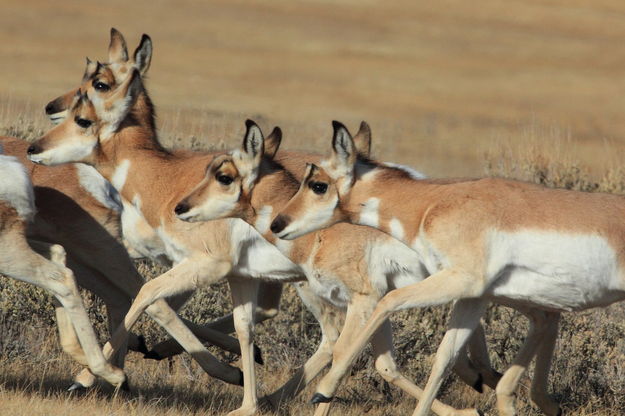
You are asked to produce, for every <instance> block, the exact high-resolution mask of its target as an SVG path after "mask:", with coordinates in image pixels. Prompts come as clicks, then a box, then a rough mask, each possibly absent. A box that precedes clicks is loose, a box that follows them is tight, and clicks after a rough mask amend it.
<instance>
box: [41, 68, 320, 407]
mask: <svg viewBox="0 0 625 416" xmlns="http://www.w3.org/2000/svg"><path fill="white" fill-rule="evenodd" d="M106 70H107V67H106V66H104V65H100V66H98V70H97V71H96V73H95V74H93V76H92V78H93V79H92V82H91V83H88V84H87V85H85V86H84V91H82V90H80V91H79V95H77V96H76V97H75V101H76V102H75V104H74V105H73V106H72V111H71V112H70V115H69V117H67V119H66V120H64V121H63V123H61V124H60V125H58V126H56V127H55V128H54V129H52V130H51V131H50V132H48V133H47V134H46V135H45V136H44V137H42V138H41V139H40V140H39V141H37V142H35V143H34V144H33V146H32V147H31V148H30V149H29V153H30V154H29V157H30V159H31V160H33V161H36V162H38V163H43V164H60V163H68V162H84V163H88V164H91V165H93V166H94V167H95V168H96V169H97V170H98V171H99V172H100V173H102V174H103V176H104V177H105V178H107V179H110V180H111V183H112V184H113V186H115V187H116V189H117V190H118V191H119V192H120V195H121V197H122V199H124V200H126V201H131V205H132V206H133V207H134V209H135V211H136V212H137V213H138V214H140V215H141V216H142V218H143V219H144V220H145V221H146V222H147V223H148V224H149V225H150V226H151V227H152V228H153V229H154V230H155V232H156V233H158V235H159V237H160V238H161V239H162V241H163V243H164V245H165V248H166V251H167V255H168V256H169V257H170V258H172V260H173V261H174V263H175V266H174V267H173V268H172V269H171V270H169V271H168V272H166V273H164V274H163V275H161V276H159V277H157V278H155V279H153V280H151V281H150V282H147V283H146V284H145V285H144V286H143V287H142V289H141V291H140V292H139V294H138V295H137V297H136V299H135V302H134V303H133V306H132V307H131V308H130V311H129V313H128V315H127V316H126V318H125V321H124V326H123V327H122V328H120V330H118V331H117V332H116V334H115V335H114V336H113V338H112V340H111V342H110V343H109V344H107V345H106V346H105V355H106V356H109V355H110V354H111V353H112V351H114V350H115V349H116V348H117V347H118V345H119V344H120V343H121V342H122V341H123V339H124V338H125V336H126V332H127V331H128V330H129V329H130V327H131V326H132V325H133V324H134V322H136V320H137V318H138V317H139V316H140V314H141V313H142V312H143V310H145V308H146V307H148V306H149V305H152V304H153V303H154V302H155V301H157V300H159V299H163V298H165V297H168V296H172V295H176V294H178V293H182V292H190V291H193V290H194V289H195V288H197V287H199V286H204V285H208V284H211V283H213V282H216V281H218V280H220V279H222V278H224V277H226V278H227V279H228V281H229V283H230V286H231V290H232V297H233V304H234V305H235V309H234V315H235V329H236V331H237V335H238V336H239V340H240V343H241V352H242V363H243V373H244V377H245V385H244V399H243V404H242V406H241V408H240V409H238V410H236V411H234V412H232V415H241V414H251V413H253V412H254V411H255V409H256V407H257V399H256V383H255V375H254V367H253V363H252V361H251V348H252V345H253V344H252V325H253V316H252V315H253V312H254V306H255V303H256V291H257V288H258V285H259V281H261V280H263V279H266V280H272V281H276V282H287V281H291V280H299V279H301V278H302V276H301V271H300V269H299V268H298V267H297V266H296V265H294V264H293V263H292V262H290V261H289V260H288V259H286V258H285V257H284V256H282V254H280V252H279V251H278V250H277V249H276V248H275V247H274V246H272V245H271V244H269V243H267V242H266V241H265V240H264V239H263V238H262V237H261V236H260V235H259V234H258V233H257V232H256V231H255V230H254V229H253V228H251V227H250V226H248V225H247V224H245V223H244V222H242V221H240V220H220V221H212V222H208V223H204V224H194V225H190V224H188V223H185V222H182V221H180V220H178V219H177V218H176V217H175V216H174V212H173V210H174V207H175V205H176V204H177V202H178V201H179V200H180V199H182V197H183V196H185V195H186V194H188V193H189V192H190V191H191V190H192V188H193V186H195V184H197V183H199V182H200V181H201V180H202V178H203V168H204V167H205V166H206V165H207V164H208V162H209V161H210V160H211V159H212V157H213V155H211V154H198V153H191V152H176V153H171V152H168V151H166V150H165V149H163V148H162V147H161V146H160V144H159V143H158V141H157V138H156V131H155V129H154V124H153V123H151V122H147V123H146V122H143V121H142V120H152V118H153V113H152V107H151V104H150V101H149V97H148V96H147V93H146V91H145V89H144V87H143V84H142V81H141V77H140V74H139V72H138V71H136V70H135V71H132V75H131V76H130V77H128V78H127V79H126V80H124V81H123V82H122V83H121V84H120V85H119V86H118V87H117V88H116V89H115V90H112V91H111V95H110V96H109V97H108V98H102V97H101V96H99V95H98V93H97V92H96V91H95V90H94V88H93V86H94V85H96V84H97V83H98V82H100V76H101V73H102V71H106ZM291 157H292V158H293V160H294V161H295V163H296V164H297V165H300V166H301V163H303V158H302V156H301V155H299V156H298V155H291ZM300 289H301V288H300ZM309 297H310V298H313V299H316V297H315V296H309ZM178 341H179V342H180V343H181V345H182V346H183V347H184V348H185V349H186V350H187V351H189V352H191V353H192V355H193V356H194V357H196V358H199V359H200V360H202V361H201V362H200V364H201V365H203V367H204V369H205V370H207V371H208V372H209V374H217V373H218V372H222V376H221V378H224V377H226V378H227V377H232V375H231V374H228V373H226V374H223V369H222V368H215V364H214V361H208V360H209V357H212V356H210V355H209V354H208V351H206V349H205V348H204V347H203V346H202V345H201V344H200V343H199V342H198V341H197V339H196V338H195V337H193V335H192V334H191V333H188V334H187V335H186V336H185V337H184V338H183V339H178ZM213 360H214V358H213ZM309 363H310V362H309ZM309 363H307V365H306V366H305V371H304V373H305V377H304V379H305V381H308V380H309V378H311V377H313V376H314V375H309V372H308V371H307V370H306V368H307V366H308V364H309ZM318 370H319V371H320V370H321V368H319V369H318ZM289 386H290V387H292V388H295V387H297V386H296V385H293V384H289Z"/></svg>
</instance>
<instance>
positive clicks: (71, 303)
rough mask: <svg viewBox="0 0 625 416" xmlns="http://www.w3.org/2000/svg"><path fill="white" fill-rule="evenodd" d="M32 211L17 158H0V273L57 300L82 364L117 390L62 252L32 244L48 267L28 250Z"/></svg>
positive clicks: (118, 376)
mask: <svg viewBox="0 0 625 416" xmlns="http://www.w3.org/2000/svg"><path fill="white" fill-rule="evenodd" d="M0 149H1V147H0ZM0 153H1V150H0ZM35 210H36V208H35V200H34V192H33V187H32V184H31V182H30V178H29V177H28V173H27V172H26V170H25V169H24V166H23V165H22V164H21V163H19V162H18V161H17V159H16V158H14V157H12V156H6V155H2V154H0V251H1V252H2V256H1V257H0V273H2V274H4V275H6V276H9V277H12V278H14V279H17V280H21V281H24V282H28V283H31V284H34V285H36V286H39V287H41V288H44V289H46V290H48V291H49V292H51V293H52V294H53V295H54V297H55V299H56V301H55V305H56V310H57V318H59V319H61V320H63V322H62V323H61V322H59V328H68V327H70V330H71V332H72V333H75V336H76V337H77V338H78V341H79V343H80V346H81V347H82V350H83V351H84V353H85V355H84V361H82V362H81V364H83V365H88V366H89V368H91V370H92V371H93V372H94V373H95V374H97V375H99V376H101V377H103V378H104V379H106V380H107V381H108V382H109V383H111V384H113V385H116V386H120V385H122V383H123V382H124V380H125V377H124V373H123V372H122V371H121V370H120V369H119V368H116V367H114V366H112V365H111V364H109V363H108V362H107V360H106V359H105V358H104V356H103V355H102V351H101V350H100V346H99V344H98V341H97V337H96V334H95V332H94V330H93V327H92V326H91V323H90V322H89V317H88V316H87V311H86V310H85V307H84V305H83V303H82V298H81V297H80V293H79V292H78V288H77V286H76V282H75V280H74V275H73V273H72V271H71V270H70V269H68V268H66V267H65V251H64V250H63V247H61V246H60V245H57V244H52V245H51V244H48V243H43V242H37V241H33V240H31V244H32V245H33V246H35V247H37V248H38V250H39V251H40V252H43V253H46V254H49V256H50V258H51V260H52V261H50V260H47V259H46V258H44V257H42V256H41V255H39V254H37V253H35V252H34V251H33V249H32V248H31V247H30V246H29V243H28V241H27V239H26V228H27V225H28V223H29V222H30V221H32V220H33V218H34V217H35ZM75 358H80V357H75Z"/></svg>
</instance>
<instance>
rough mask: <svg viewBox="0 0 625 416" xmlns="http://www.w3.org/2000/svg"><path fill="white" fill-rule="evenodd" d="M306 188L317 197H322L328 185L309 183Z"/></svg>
mask: <svg viewBox="0 0 625 416" xmlns="http://www.w3.org/2000/svg"><path fill="white" fill-rule="evenodd" d="M308 187H309V188H310V189H312V191H313V192H314V193H316V194H317V195H323V194H325V193H326V191H327V190H328V184H327V183H323V182H310V183H309V184H308Z"/></svg>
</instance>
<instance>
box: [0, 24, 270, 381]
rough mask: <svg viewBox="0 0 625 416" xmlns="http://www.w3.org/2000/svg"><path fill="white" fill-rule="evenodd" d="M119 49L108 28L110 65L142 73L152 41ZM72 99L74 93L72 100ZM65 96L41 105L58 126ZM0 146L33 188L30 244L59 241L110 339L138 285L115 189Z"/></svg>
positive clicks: (87, 171)
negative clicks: (97, 305)
mask: <svg viewBox="0 0 625 416" xmlns="http://www.w3.org/2000/svg"><path fill="white" fill-rule="evenodd" d="M120 45H122V46H123V49H124V50H125V41H124V39H123V36H122V35H121V34H120V33H119V32H118V31H116V30H115V29H111V43H110V47H109V61H110V63H112V64H114V65H111V66H112V67H114V68H115V69H116V70H117V71H118V73H119V74H122V73H130V70H131V69H132V68H133V67H137V68H138V69H139V70H140V71H141V72H142V73H145V71H146V70H147V68H148V66H149V61H150V58H151V50H152V46H151V40H150V38H149V37H148V36H147V35H144V36H143V38H142V41H141V43H140V45H139V47H138V48H137V50H136V51H135V54H134V56H133V57H130V58H129V57H128V54H127V52H125V53H123V54H120V53H119V49H120ZM124 59H126V60H124ZM95 66H96V65H95V64H88V66H87V71H86V72H85V79H84V81H85V82H89V80H88V78H89V74H90V73H91V72H93V71H94V69H95ZM90 71H91V72H90ZM103 90H104V88H102V87H101V88H100V89H99V91H101V93H102V94H105V93H106V91H103ZM74 94H75V90H74V93H73V94H72V95H71V98H73V95H74ZM67 97H68V95H67V94H66V95H65V96H62V97H59V98H58V99H56V100H54V101H52V102H51V103H50V104H48V106H46V110H47V111H48V112H50V111H52V110H50V109H54V113H53V116H54V117H56V118H57V120H56V121H57V122H59V118H60V117H64V116H65V113H66V112H65V111H63V108H66V107H67V106H68V105H69V104H68V103H67ZM0 144H2V145H3V146H4V150H5V153H6V154H9V155H13V156H16V157H17V158H18V160H20V162H22V164H24V166H26V167H27V170H28V172H29V174H30V178H31V181H32V182H33V185H34V194H35V200H36V204H37V210H36V213H35V216H34V220H33V221H32V222H31V223H29V224H28V227H27V235H28V238H29V239H36V240H40V241H46V242H51V243H57V244H61V245H62V246H63V247H65V249H66V251H67V257H68V266H69V267H70V268H71V269H72V270H73V271H74V274H75V275H76V280H77V282H78V284H79V285H80V286H81V287H84V288H87V289H88V290H90V291H91V292H93V293H95V294H96V295H97V296H98V297H100V298H101V299H102V300H103V301H104V303H105V305H106V309H107V312H108V317H109V322H108V323H109V329H110V331H111V333H112V332H113V329H115V328H116V327H117V326H118V325H119V324H120V323H121V322H122V320H123V318H124V316H125V315H126V312H127V311H128V309H129V307H130V304H131V303H132V298H133V297H134V296H136V294H137V293H138V292H139V289H140V288H141V285H142V284H143V282H144V281H143V278H142V277H141V276H140V275H139V273H138V272H137V270H136V269H135V267H134V265H133V263H132V261H131V259H130V258H129V257H128V253H127V252H126V250H125V249H124V247H123V246H122V245H121V244H119V241H120V240H121V238H122V235H121V227H120V211H121V209H122V207H121V205H120V202H119V196H118V194H117V191H116V190H115V189H114V188H113V187H112V186H111V185H110V183H109V182H108V181H106V180H105V179H104V178H103V177H102V176H101V175H100V174H99V173H98V172H97V171H96V170H95V169H93V168H92V167H90V166H87V165H84V164H74V165H66V166H58V167H46V166H37V165H33V164H32V163H31V162H29V161H28V160H26V149H27V148H28V146H29V145H28V143H27V142H25V141H23V140H19V139H14V138H8V137H1V138H0ZM134 224H135V227H136V228H137V227H138V226H139V225H140V224H139V223H138V222H135V223H134ZM145 228H146V227H141V228H140V229H145ZM56 315H57V325H58V327H59V335H60V339H61V346H62V347H63V350H64V351H65V352H67V353H68V354H69V355H71V356H72V357H73V358H74V359H76V360H77V361H78V362H81V363H86V362H87V359H86V357H85V355H84V352H83V350H82V348H81V346H80V343H79V342H78V338H77V337H76V334H75V332H74V328H73V327H72V325H71V323H70V322H69V320H68V318H67V317H66V315H65V313H64V309H63V308H62V307H58V308H57V309H56ZM228 321H230V322H232V319H231V318H230V319H225V320H224V321H223V322H220V327H218V329H221V328H223V329H224V330H226V331H227V330H228V327H232V326H233V324H229V325H228ZM187 325H188V326H191V328H192V329H193V331H194V333H195V334H197V335H198V336H200V337H201V338H203V340H204V341H208V342H211V343H213V344H215V345H217V346H220V347H222V348H224V349H227V350H229V351H232V352H235V353H240V348H239V343H238V341H237V340H236V339H234V338H232V337H230V336H227V335H224V334H222V333H221V332H217V331H215V330H211V328H210V327H198V326H197V325H193V324H192V323H190V322H187ZM130 341H131V342H130V343H129V347H130V348H131V349H133V350H137V351H141V352H144V353H145V352H147V349H146V347H145V345H144V343H143V342H142V340H141V339H140V338H137V337H136V336H133V337H132V338H131V339H130ZM125 354H126V348H123V347H122V348H120V350H119V353H118V354H116V357H115V360H114V361H113V364H115V365H116V366H118V367H120V368H121V367H123V363H124V357H125ZM259 357H260V356H259ZM94 381H95V379H94V377H93V375H92V374H91V373H90V372H89V371H87V370H85V371H83V372H82V373H81V374H80V375H78V377H77V378H76V380H75V383H74V384H73V385H72V387H71V389H73V388H78V387H88V386H90V385H92V384H93V382H94Z"/></svg>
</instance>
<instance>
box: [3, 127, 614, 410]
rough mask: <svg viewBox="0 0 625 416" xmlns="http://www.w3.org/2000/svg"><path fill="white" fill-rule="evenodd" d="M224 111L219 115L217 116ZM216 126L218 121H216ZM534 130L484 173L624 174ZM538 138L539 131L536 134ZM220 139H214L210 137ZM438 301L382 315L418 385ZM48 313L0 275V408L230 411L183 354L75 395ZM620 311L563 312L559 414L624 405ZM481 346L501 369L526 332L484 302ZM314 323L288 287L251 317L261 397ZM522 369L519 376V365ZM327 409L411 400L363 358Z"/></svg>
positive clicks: (434, 334)
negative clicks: (124, 384)
mask: <svg viewBox="0 0 625 416" xmlns="http://www.w3.org/2000/svg"><path fill="white" fill-rule="evenodd" d="M224 119H226V118H225V117H224ZM12 120H13V121H14V122H15V123H14V124H12V125H11V124H9V120H7V119H4V122H5V123H6V124H4V125H5V126H9V127H4V128H3V129H2V130H0V133H3V132H5V133H6V132H8V133H11V134H14V135H17V136H20V137H23V138H32V137H36V135H38V134H39V133H38V130H40V129H42V128H44V127H45V125H43V124H42V125H39V126H33V124H32V123H29V122H28V121H27V120H20V119H12ZM226 124H227V123H226ZM540 134H544V136H546V135H547V134H546V133H544V132H542V133H537V132H531V133H528V137H527V140H526V141H525V142H524V146H520V147H516V148H515V147H513V146H505V147H504V146H502V147H500V148H497V149H494V150H492V151H491V152H490V153H489V154H488V155H487V158H486V163H485V167H486V173H487V174H489V175H496V176H505V177H514V178H517V179H522V180H527V181H532V182H537V183H543V184H545V185H547V186H558V187H566V188H570V189H578V190H584V191H608V192H623V190H624V189H625V180H624V179H623V175H621V174H620V171H619V170H618V169H617V168H606V170H605V173H604V174H601V175H592V174H591V173H590V171H589V169H588V168H586V167H585V166H584V165H583V164H581V163H578V162H576V161H575V159H574V156H573V154H574V153H572V152H571V149H570V147H569V146H568V139H567V137H566V136H564V137H563V136H562V134H560V133H559V132H552V133H550V134H551V136H550V137H551V138H552V140H551V141H550V144H547V145H545V143H544V142H541V141H539V140H535V139H536V138H537V137H540ZM544 136H543V137H544ZM167 140H169V141H168V143H169V144H170V145H171V144H177V145H180V146H186V147H201V146H198V144H197V143H196V142H193V140H192V138H190V137H179V138H175V137H173V138H172V137H171V136H164V141H167ZM216 146H218V147H223V146H224V144H223V143H222V144H217V145H216ZM138 266H139V270H140V271H141V273H142V274H144V275H145V276H146V277H148V278H150V277H153V276H156V275H158V274H160V273H162V272H163V269H162V268H160V267H158V266H155V265H153V264H151V263H149V262H141V263H138ZM85 296H86V297H85V300H86V303H87V305H88V307H89V310H90V314H91V319H92V322H94V323H95V325H96V328H97V330H98V332H99V333H100V337H101V340H102V341H104V340H105V339H106V337H107V334H106V331H105V322H106V320H105V317H104V315H103V311H102V308H101V305H100V304H99V303H98V301H97V299H94V298H93V297H91V296H88V295H85ZM230 310H231V304H230V301H229V298H228V296H227V290H226V287H225V286H224V285H222V286H216V287H211V288H210V289H207V290H204V291H202V292H200V293H198V294H196V296H195V297H194V298H193V299H192V300H191V301H190V302H189V303H188V305H187V306H186V308H185V310H184V311H183V314H184V316H186V317H188V318H190V319H193V320H195V321H196V322H206V321H209V320H211V319H213V318H215V317H219V316H222V315H223V314H225V313H227V312H228V311H230ZM448 310H449V309H448V307H442V308H432V309H428V310H424V311H419V310H417V311H412V312H404V313H400V314H397V315H396V316H395V317H394V319H393V324H394V329H395V334H396V338H395V346H396V350H397V354H396V355H397V358H398V363H399V364H400V366H401V368H402V369H403V371H405V372H406V374H408V375H409V376H410V377H412V378H413V379H414V380H417V381H420V382H421V384H423V382H424V380H425V379H426V377H427V374H428V371H429V368H430V365H431V360H432V357H433V354H434V353H435V350H436V347H437V345H438V342H439V341H440V339H441V337H442V332H443V329H444V327H445V322H446V317H447V313H448ZM52 317H53V310H52V306H51V304H50V301H49V297H48V296H47V295H46V294H45V293H42V292H41V291H39V290H38V289H35V288H33V287H30V286H27V285H24V284H21V283H17V282H14V281H12V280H9V279H3V280H0V332H1V333H2V336H1V337H0V374H2V375H1V376H0V414H11V415H38V414H40V415H46V416H47V415H55V414H59V415H64V414H72V413H74V412H77V411H78V410H79V409H80V411H84V412H86V414H94V415H95V414H97V415H100V414H107V415H126V414H130V415H133V414H137V415H140V414H147V413H150V414H154V415H172V416H177V415H182V414H185V415H187V414H223V413H225V412H226V411H228V410H232V409H234V408H236V406H237V404H238V403H239V401H240V399H241V391H240V389H238V388H236V387H233V386H227V385H225V384H224V383H221V382H219V381H215V380H211V379H209V378H208V377H207V376H205V375H204V374H203V372H202V371H201V369H199V368H198V367H197V366H196V365H195V363H194V362H192V361H191V360H190V359H189V357H187V356H182V357H177V358H174V359H173V360H169V361H164V362H158V363H156V362H149V361H144V360H143V359H142V358H141V357H140V356H138V355H136V354H131V355H130V362H129V364H128V374H129V376H130V381H131V385H132V386H133V390H132V392H131V393H130V394H129V395H124V396H117V397H114V396H113V392H112V391H111V389H110V388H108V387H106V386H100V388H98V389H96V390H94V391H92V392H89V393H88V394H85V395H69V394H67V393H66V392H65V388H66V387H67V386H68V385H69V384H70V382H71V377H72V375H73V374H75V373H76V371H77V370H78V367H77V366H76V365H74V364H73V363H71V362H70V361H69V360H68V358H67V357H65V356H63V354H62V353H61V352H60V351H59V349H58V346H57V341H56V335H55V334H54V329H53V325H54V321H53V318H52ZM623 322H625V308H624V307H623V306H622V305H620V304H619V305H614V306H612V307H610V308H607V309H605V310H598V311H591V312H587V313H583V314H576V315H573V314H567V315H565V317H564V320H563V323H562V331H561V336H560V338H559V341H558V346H557V356H556V359H555V361H554V365H553V371H552V374H553V376H552V378H551V390H552V391H553V392H555V394H556V397H557V399H558V400H559V401H560V402H561V403H562V404H563V406H564V408H565V410H567V412H568V414H576V415H585V416H589V415H610V416H611V415H621V414H623V412H624V411H625V399H624V398H623V396H622V394H621V392H622V391H623V390H624V389H625V377H623V373H622V372H623V369H624V368H625V341H624V340H625V324H623ZM485 326H486V331H487V338H488V345H489V347H490V354H491V359H492V361H493V364H494V366H495V367H496V368H497V369H499V370H500V371H501V370H504V369H505V368H506V365H507V363H509V362H511V360H512V359H513V357H514V355H515V353H516V352H517V351H518V349H519V347H520V345H521V342H522V340H523V337H524V335H525V333H526V330H527V323H526V322H525V319H524V318H522V317H520V316H519V315H518V314H517V313H515V312H513V311H511V310H509V309H506V308H500V307H492V308H491V309H490V310H489V312H488V315H487V316H486V317H485ZM136 330H137V331H138V332H140V333H142V334H144V335H145V336H146V338H147V340H148V343H149V344H153V343H155V342H157V341H159V340H161V339H163V338H164V336H165V335H164V333H163V332H162V331H161V330H160V329H159V328H157V327H156V326H155V325H154V324H153V323H151V322H148V321H147V320H145V319H144V320H142V321H140V323H139V326H138V328H137V329H136ZM318 341H319V330H318V328H317V326H316V324H315V322H314V319H313V318H312V316H311V315H310V314H309V313H307V312H306V311H305V310H302V307H301V304H300V302H299V300H298V299H297V297H296V296H295V292H294V291H293V290H291V289H289V290H287V292H286V294H285V295H284V297H283V304H282V309H281V313H280V314H279V315H278V317H277V318H276V319H274V320H272V321H271V322H267V323H265V324H262V325H259V327H258V336H257V342H258V345H259V346H260V347H261V348H262V350H263V351H264V357H265V361H266V364H265V366H264V367H262V368H259V388H260V390H261V392H263V393H268V392H271V391H273V390H274V389H275V388H277V387H278V386H279V385H280V384H281V383H282V382H284V381H285V380H286V379H287V378H288V376H289V375H290V373H291V372H292V371H293V369H294V368H296V367H297V366H299V365H301V364H302V363H303V362H304V361H305V360H306V358H307V357H309V356H310V355H311V354H312V352H313V351H314V349H315V347H316V345H317V342H318ZM213 352H214V353H215V354H217V355H218V356H219V357H220V358H221V359H223V360H225V361H228V362H235V361H236V360H237V357H235V356H232V355H230V354H224V353H222V352H220V351H217V350H214V349H213ZM530 376H531V372H530ZM528 387H529V379H528V378H526V379H524V380H523V382H522V387H521V389H520V391H519V397H518V406H519V414H523V415H538V414H540V413H539V412H538V411H537V410H536V409H535V408H534V407H533V406H532V405H531V404H530V402H529V399H528V397H527V393H528ZM312 388H313V387H312V386H311V387H309V388H308V389H307V390H305V391H304V392H303V394H302V395H300V397H298V399H297V400H296V401H295V402H294V403H293V404H290V405H288V406H285V407H284V408H283V409H282V414H310V413H312V407H311V406H310V405H308V404H307V400H308V398H309V397H310V395H311V393H312ZM440 398H441V399H442V400H444V401H445V402H447V403H449V404H451V405H454V406H456V407H472V406H477V407H479V408H480V409H482V410H485V411H487V412H489V414H493V412H494V405H495V398H494V394H493V392H492V391H487V392H486V393H485V394H483V395H478V394H477V393H475V392H473V391H472V390H471V389H470V388H468V387H467V386H465V385H463V384H462V383H460V382H459V381H458V380H457V379H456V378H455V377H453V376H452V377H450V378H449V380H448V381H447V382H446V383H445V384H444V386H443V388H442V391H441V395H440ZM337 402H338V403H337V408H339V411H338V414H342V415H348V416H350V415H360V414H363V412H365V413H366V414H370V415H396V414H407V413H410V411H411V409H412V408H413V406H414V401H413V400H412V399H411V398H408V397H406V396H405V395H403V394H402V393H401V392H399V391H397V390H396V389H394V388H391V387H389V386H388V385H387V384H386V383H384V382H382V380H381V379H380V378H379V377H378V376H377V375H376V374H375V372H374V371H373V370H372V362H371V359H370V358H369V356H368V355H366V354H364V355H363V356H362V357H361V358H360V359H359V360H358V362H357V363H356V365H355V367H354V370H353V371H352V374H351V377H349V379H348V380H347V381H346V383H345V385H344V386H342V387H341V389H340V391H339V393H338V400H337Z"/></svg>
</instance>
